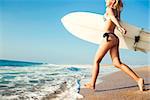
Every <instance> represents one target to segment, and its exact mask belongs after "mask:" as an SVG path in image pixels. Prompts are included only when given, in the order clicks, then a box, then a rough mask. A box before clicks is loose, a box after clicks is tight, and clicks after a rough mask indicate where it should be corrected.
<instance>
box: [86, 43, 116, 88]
mask: <svg viewBox="0 0 150 100" xmlns="http://www.w3.org/2000/svg"><path fill="white" fill-rule="evenodd" d="M113 45H114V42H113V41H109V42H106V41H104V42H103V44H101V46H100V47H99V48H98V50H97V52H96V55H95V58H94V64H93V68H92V78H91V81H90V82H89V83H87V84H85V87H86V88H91V89H95V83H96V79H97V76H98V74H99V63H100V62H101V60H102V58H103V57H104V55H105V54H106V53H107V51H108V50H109V49H110V48H111V47H112V46H113Z"/></svg>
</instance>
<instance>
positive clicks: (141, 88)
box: [137, 78, 144, 91]
mask: <svg viewBox="0 0 150 100" xmlns="http://www.w3.org/2000/svg"><path fill="white" fill-rule="evenodd" d="M137 83H138V86H139V89H140V91H144V80H143V79H142V78H140V79H139V80H138V82H137Z"/></svg>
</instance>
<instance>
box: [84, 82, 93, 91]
mask: <svg viewBox="0 0 150 100" xmlns="http://www.w3.org/2000/svg"><path fill="white" fill-rule="evenodd" d="M84 86H85V88H89V89H93V90H94V89H95V86H94V85H92V84H91V83H86V84H84Z"/></svg>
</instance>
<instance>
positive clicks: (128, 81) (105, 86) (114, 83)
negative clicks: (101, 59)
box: [79, 66, 150, 100]
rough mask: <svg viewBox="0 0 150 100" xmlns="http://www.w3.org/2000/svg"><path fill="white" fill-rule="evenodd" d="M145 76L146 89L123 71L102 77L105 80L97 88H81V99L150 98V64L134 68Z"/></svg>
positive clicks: (147, 99)
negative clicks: (143, 89) (141, 88)
mask: <svg viewBox="0 0 150 100" xmlns="http://www.w3.org/2000/svg"><path fill="white" fill-rule="evenodd" d="M133 70H134V71H135V72H136V73H137V74H138V75H139V76H141V77H142V78H144V82H145V91H143V92H141V91H139V88H138V86H137V83H136V82H135V81H134V80H132V78H131V77H129V76H128V75H127V74H125V73H124V72H122V71H119V72H115V73H112V74H109V75H106V76H104V77H102V80H103V82H102V83H99V84H97V85H96V90H95V91H93V90H91V89H86V88H81V90H80V94H81V95H83V96H84V98H83V99H79V100H150V66H144V67H141V68H136V69H133Z"/></svg>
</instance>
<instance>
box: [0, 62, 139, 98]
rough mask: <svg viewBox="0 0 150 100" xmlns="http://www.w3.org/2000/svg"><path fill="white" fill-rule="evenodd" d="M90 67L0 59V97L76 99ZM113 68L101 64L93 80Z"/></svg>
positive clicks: (110, 71)
mask: <svg viewBox="0 0 150 100" xmlns="http://www.w3.org/2000/svg"><path fill="white" fill-rule="evenodd" d="M134 67H135V66H134ZM136 67H140V66H136ZM91 68H92V65H55V64H43V63H31V62H30V63H29V62H20V61H7V60H6V61H3V60H0V98H1V99H0V100H76V99H77V98H79V97H82V96H81V95H79V94H78V93H79V90H80V88H81V87H83V84H84V83H86V82H88V81H89V80H90V77H91ZM116 71H119V69H117V68H115V67H113V66H101V67H100V74H99V77H98V80H97V82H98V83H99V82H102V81H103V80H101V77H102V76H104V75H106V74H109V73H112V72H116Z"/></svg>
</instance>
